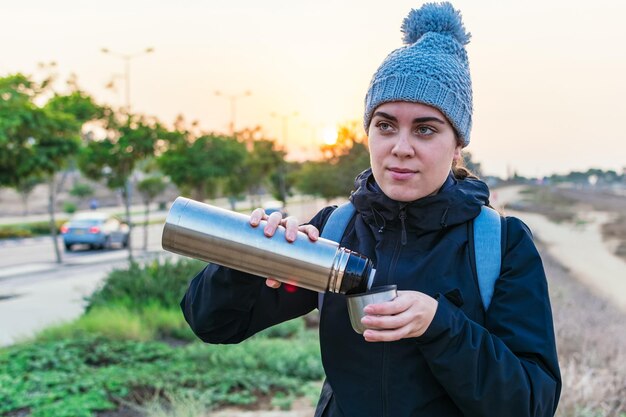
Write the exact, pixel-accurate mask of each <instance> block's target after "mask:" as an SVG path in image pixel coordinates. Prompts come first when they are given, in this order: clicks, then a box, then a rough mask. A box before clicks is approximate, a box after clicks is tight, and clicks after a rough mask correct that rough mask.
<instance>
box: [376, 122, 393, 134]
mask: <svg viewBox="0 0 626 417" xmlns="http://www.w3.org/2000/svg"><path fill="white" fill-rule="evenodd" d="M391 127H392V126H391V124H389V123H387V122H379V123H378V128H379V129H380V130H382V131H383V132H388V131H390V130H391Z"/></svg>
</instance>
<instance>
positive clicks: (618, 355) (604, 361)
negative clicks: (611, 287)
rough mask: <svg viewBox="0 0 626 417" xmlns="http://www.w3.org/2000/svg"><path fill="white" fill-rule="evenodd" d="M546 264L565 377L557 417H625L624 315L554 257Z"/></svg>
mask: <svg viewBox="0 0 626 417" xmlns="http://www.w3.org/2000/svg"><path fill="white" fill-rule="evenodd" d="M543 253H545V251H544V252H543ZM544 264H545V265H546V270H547V272H548V276H549V278H550V290H551V298H552V307H553V314H554V323H555V331H556V337H557V346H558V353H559V362H560V365H561V374H562V377H563V390H562V394H561V400H560V403H559V408H558V410H557V414H556V415H557V417H626V402H625V401H624V398H626V324H625V323H626V320H625V319H626V317H625V315H624V313H623V312H621V311H619V310H617V309H616V308H615V307H613V306H612V305H610V304H609V303H608V302H606V301H604V300H602V299H599V298H598V297H596V296H595V295H594V294H592V293H591V292H590V291H589V290H588V289H587V288H586V287H584V286H583V285H582V284H580V283H578V282H577V281H576V280H575V279H573V278H572V277H571V275H569V273H568V271H567V270H566V269H565V268H564V267H562V266H561V265H559V264H557V263H556V262H555V261H554V260H553V259H552V258H550V257H547V256H544Z"/></svg>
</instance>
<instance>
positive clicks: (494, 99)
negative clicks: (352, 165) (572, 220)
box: [0, 0, 626, 176]
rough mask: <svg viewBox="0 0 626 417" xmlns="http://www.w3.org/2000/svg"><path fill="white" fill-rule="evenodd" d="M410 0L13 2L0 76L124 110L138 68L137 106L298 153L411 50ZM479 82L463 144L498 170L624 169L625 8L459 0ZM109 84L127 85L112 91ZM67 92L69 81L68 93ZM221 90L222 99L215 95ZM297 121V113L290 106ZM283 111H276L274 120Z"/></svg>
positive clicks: (356, 113)
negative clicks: (126, 75)
mask: <svg viewBox="0 0 626 417" xmlns="http://www.w3.org/2000/svg"><path fill="white" fill-rule="evenodd" d="M421 4H422V3H420V2H417V1H407V0H389V1H380V0H379V1H371V0H346V1H341V0H317V1H294V0H291V1H287V0H265V1H258V0H256V1H252V0H240V1H239V0H230V1H215V0H182V1H176V2H175V1H158V0H151V1H146V0H123V1H122V0H108V1H105V2H102V1H100V2H96V1H93V0H57V1H48V0H47V1H43V0H36V1H35V0H22V1H19V2H18V1H12V2H8V1H2V7H1V9H0V10H1V12H0V13H1V15H2V19H1V22H2V23H1V24H0V38H1V39H2V40H3V41H2V44H1V46H0V76H5V75H8V74H11V73H14V72H24V73H27V74H32V75H34V76H37V74H41V73H40V72H38V70H37V64H38V63H39V62H50V61H55V62H56V63H57V72H58V74H59V76H60V78H61V79H64V78H66V77H67V76H68V74H70V73H75V74H76V75H77V76H78V82H79V85H80V86H81V87H82V88H83V89H85V90H86V91H88V92H89V93H92V94H93V95H94V96H95V97H96V98H97V99H98V100H99V101H101V102H104V103H108V104H112V105H116V106H118V105H122V104H123V103H124V84H123V80H122V79H121V78H120V76H121V75H122V74H123V72H124V65H123V61H122V60H121V59H120V58H116V57H115V56H112V55H106V54H103V53H102V52H101V51H100V50H101V48H103V47H106V48H109V49H110V50H111V51H115V52H119V53H135V52H140V51H142V50H144V49H145V48H147V47H152V48H154V53H152V54H148V55H144V56H138V57H136V58H134V59H133V60H132V63H131V82H130V88H131V97H130V98H131V103H132V108H133V110H134V111H136V112H140V113H144V114H148V115H154V116H157V117H158V118H159V119H161V120H162V121H164V122H167V123H171V122H172V121H173V120H174V118H175V117H176V115H178V114H182V115H184V116H185V118H186V119H187V120H189V121H191V120H198V121H199V124H200V126H201V127H202V128H204V129H206V130H213V131H222V132H227V131H228V126H229V123H230V119H231V111H230V102H229V100H228V99H227V98H225V97H224V96H228V95H242V94H243V93H244V92H245V91H247V90H249V91H251V93H252V94H251V95H250V96H247V97H241V98H239V99H237V101H236V109H237V114H236V120H235V121H236V126H237V128H242V127H249V126H255V125H262V126H263V127H264V130H265V132H266V133H267V135H269V136H270V137H275V138H277V139H279V140H280V141H281V143H282V140H283V139H284V138H283V137H282V134H283V130H282V118H281V117H280V116H281V115H285V116H286V117H287V119H288V124H287V126H288V130H287V132H288V133H287V146H288V148H289V150H290V151H291V157H292V158H295V157H302V155H304V154H306V153H307V152H311V151H312V150H313V149H316V148H317V147H319V145H320V144H322V142H323V138H324V135H328V131H329V130H332V128H333V127H334V126H336V125H338V124H341V123H346V122H350V121H353V120H359V122H360V120H361V119H362V113H363V98H364V96H365V93H366V90H367V86H368V83H369V80H370V78H371V76H372V74H373V72H374V71H375V70H376V68H377V67H378V65H379V64H380V63H381V62H382V60H383V59H384V57H385V56H386V55H387V54H388V53H389V52H391V51H392V50H393V49H395V48H397V47H399V46H401V33H400V25H401V23H402V19H403V18H404V16H405V15H406V14H407V13H408V11H409V10H410V9H411V8H417V7H419V6H420V5H421ZM453 4H454V6H455V7H456V8H458V9H460V10H461V12H462V14H463V19H464V22H465V26H466V28H467V29H468V30H469V31H470V32H471V33H472V40H471V43H470V44H469V45H468V47H467V49H468V54H469V58H470V67H471V71H472V77H473V83H474V128H473V131H472V142H471V144H470V146H469V148H468V150H469V151H471V152H472V154H473V155H474V157H475V159H476V160H478V161H479V162H481V163H482V164H483V167H484V171H485V172H486V173H487V174H494V175H502V176H503V175H506V174H507V172H510V171H512V170H517V172H518V173H520V174H523V175H528V176H538V175H545V174H550V173H553V172H561V173H564V172H568V171H570V170H586V169H588V168H591V167H597V168H603V169H614V170H618V171H620V172H621V169H622V167H625V166H626V129H625V128H624V123H625V120H626V76H625V75H624V74H626V25H625V24H624V23H623V19H624V16H626V3H625V2H622V1H619V0H594V1H588V0H587V1H580V0H569V1H562V0H552V1H550V0H528V1H524V2H520V1H508V0H507V1H495V0H493V1H492V0H489V1H487V0H472V1H470V0H461V1H454V2H453ZM112 79H114V80H115V81H116V84H117V91H112V90H107V89H106V88H105V85H106V84H107V83H108V82H109V81H111V80H112ZM59 87H62V85H60V86H59ZM216 90H219V91H221V92H222V94H223V96H216V95H215V91H216ZM295 112H297V116H294V113H295ZM272 113H274V114H276V115H278V117H277V116H272Z"/></svg>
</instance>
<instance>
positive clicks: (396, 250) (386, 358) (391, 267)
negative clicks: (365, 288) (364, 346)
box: [381, 240, 406, 417]
mask: <svg viewBox="0 0 626 417" xmlns="http://www.w3.org/2000/svg"><path fill="white" fill-rule="evenodd" d="M405 244H406V242H404V243H403V244H402V246H404V245H405ZM401 250H402V248H401V247H400V246H398V241H397V240H396V246H395V247H394V249H393V256H392V257H391V263H390V264H389V272H388V273H387V282H386V283H385V284H386V285H389V278H390V277H391V274H392V273H393V271H395V270H396V264H397V263H398V258H399V257H400V252H401ZM388 352H389V342H383V360H382V362H383V364H382V368H383V369H382V375H381V380H382V386H381V391H382V397H383V398H382V406H383V417H387V416H388V411H387V402H388V401H387V396H388V390H387V386H388V384H387V374H388V372H387V371H388V369H387V368H388V367H389V366H388V365H389V364H388V361H389V353H388Z"/></svg>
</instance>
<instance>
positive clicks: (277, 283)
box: [265, 278, 280, 289]
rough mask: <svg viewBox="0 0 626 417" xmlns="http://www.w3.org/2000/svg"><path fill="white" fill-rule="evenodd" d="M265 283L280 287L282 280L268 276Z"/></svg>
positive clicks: (272, 286)
mask: <svg viewBox="0 0 626 417" xmlns="http://www.w3.org/2000/svg"><path fill="white" fill-rule="evenodd" d="M265 285H267V286H268V287H270V288H274V289H276V288H279V287H280V281H276V280H275V279H273V278H268V279H266V280H265Z"/></svg>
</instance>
